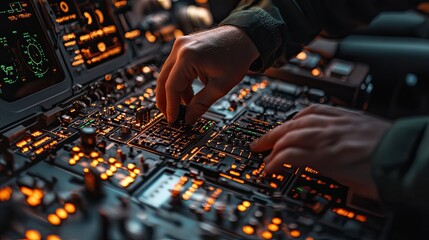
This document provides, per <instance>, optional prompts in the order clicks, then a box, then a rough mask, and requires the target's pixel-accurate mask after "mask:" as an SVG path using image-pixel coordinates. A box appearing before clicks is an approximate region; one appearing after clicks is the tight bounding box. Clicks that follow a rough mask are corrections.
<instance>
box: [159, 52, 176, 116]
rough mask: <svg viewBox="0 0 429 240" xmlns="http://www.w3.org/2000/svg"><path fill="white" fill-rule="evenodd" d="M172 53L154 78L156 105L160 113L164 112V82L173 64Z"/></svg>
mask: <svg viewBox="0 0 429 240" xmlns="http://www.w3.org/2000/svg"><path fill="white" fill-rule="evenodd" d="M174 62H175V60H174V55H173V54H172V55H170V56H169V57H168V58H167V60H166V61H165V63H164V66H163V67H162V69H161V72H160V73H159V75H158V78H157V80H156V82H157V83H156V89H155V92H156V106H157V107H158V109H159V110H160V111H161V112H162V113H164V114H165V113H166V112H165V111H166V100H167V99H166V96H165V82H166V81H167V78H168V75H170V71H171V69H172V68H173V66H174Z"/></svg>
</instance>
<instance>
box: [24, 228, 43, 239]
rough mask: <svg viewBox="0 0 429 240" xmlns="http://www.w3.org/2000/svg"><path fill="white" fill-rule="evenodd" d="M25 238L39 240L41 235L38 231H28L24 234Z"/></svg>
mask: <svg viewBox="0 0 429 240" xmlns="http://www.w3.org/2000/svg"><path fill="white" fill-rule="evenodd" d="M25 238H27V239H28V240H41V239H42V235H41V234H40V232H39V231H37V230H33V229H30V230H27V231H26V232H25Z"/></svg>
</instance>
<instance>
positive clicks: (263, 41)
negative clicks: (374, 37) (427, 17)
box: [220, 0, 421, 72]
mask: <svg viewBox="0 0 429 240" xmlns="http://www.w3.org/2000/svg"><path fill="white" fill-rule="evenodd" d="M420 1H421V0H299V1H298V0H242V1H241V2H240V3H239V5H238V7H237V8H236V9H235V10H234V11H233V12H232V13H231V14H230V15H229V16H228V17H227V18H226V19H224V20H223V21H222V22H221V23H220V25H233V26H236V27H239V28H240V29H242V30H243V31H244V32H245V33H246V34H247V35H248V36H249V37H250V39H252V41H253V43H254V44H255V46H256V47H257V49H258V50H259V54H260V57H259V58H258V59H257V60H256V61H255V62H253V64H252V65H251V67H250V70H252V71H259V72H263V71H264V70H265V69H267V68H269V67H270V66H272V65H273V64H274V62H275V61H276V60H277V59H278V58H279V57H280V56H281V55H285V56H286V57H287V58H289V57H292V56H293V55H295V54H297V53H298V52H299V51H300V50H301V49H302V47H303V46H304V45H305V44H306V43H308V42H310V41H311V40H313V39H314V38H315V37H316V36H317V35H318V34H319V33H320V32H321V31H322V30H324V31H325V32H327V33H329V35H331V36H338V37H340V36H344V35H346V34H348V33H350V32H351V31H353V30H354V29H356V28H359V27H362V26H365V25H367V24H368V23H369V22H370V21H371V20H372V19H373V18H374V17H375V16H376V15H377V14H378V13H379V12H380V11H383V10H402V9H409V8H412V7H414V6H416V4H417V3H418V2H420Z"/></svg>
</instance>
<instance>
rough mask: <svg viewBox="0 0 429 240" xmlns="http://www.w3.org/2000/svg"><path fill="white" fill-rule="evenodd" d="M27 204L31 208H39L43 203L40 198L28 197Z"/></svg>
mask: <svg viewBox="0 0 429 240" xmlns="http://www.w3.org/2000/svg"><path fill="white" fill-rule="evenodd" d="M26 202H27V204H28V205H29V206H31V207H36V206H39V205H40V203H41V200H40V198H35V197H28V198H27V200H26Z"/></svg>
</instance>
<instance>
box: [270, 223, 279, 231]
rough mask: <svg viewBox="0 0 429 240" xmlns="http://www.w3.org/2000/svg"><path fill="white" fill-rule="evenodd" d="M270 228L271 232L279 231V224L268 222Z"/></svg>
mask: <svg viewBox="0 0 429 240" xmlns="http://www.w3.org/2000/svg"><path fill="white" fill-rule="evenodd" d="M268 230H270V231H271V232H277V231H278V230H279V226H278V225H276V224H274V223H270V224H268Z"/></svg>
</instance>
